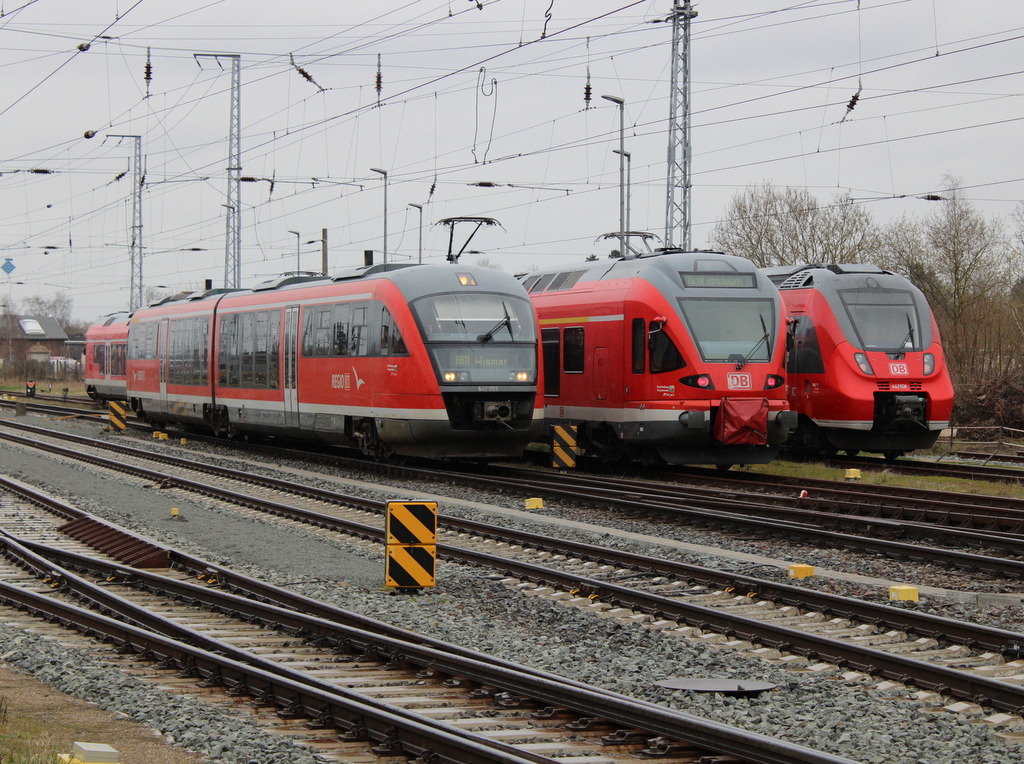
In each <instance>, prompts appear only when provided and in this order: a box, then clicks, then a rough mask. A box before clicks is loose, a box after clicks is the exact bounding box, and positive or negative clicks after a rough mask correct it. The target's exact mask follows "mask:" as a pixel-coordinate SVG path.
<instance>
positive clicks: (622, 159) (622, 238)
mask: <svg viewBox="0 0 1024 764" xmlns="http://www.w3.org/2000/svg"><path fill="white" fill-rule="evenodd" d="M601 98H603V99H604V100H606V101H611V102H612V103H613V104H616V105H617V106H618V107H619V151H618V154H619V256H620V257H625V256H626V102H625V101H624V100H623V99H621V98H619V97H618V96H610V95H605V96H601Z"/></svg>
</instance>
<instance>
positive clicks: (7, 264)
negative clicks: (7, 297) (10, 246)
mask: <svg viewBox="0 0 1024 764" xmlns="http://www.w3.org/2000/svg"><path fill="white" fill-rule="evenodd" d="M0 268H3V269H4V273H6V274H7V275H8V276H10V275H11V273H13V272H14V268H15V265H14V263H12V262H11V258H9V257H8V258H6V259H5V260H4V264H3V265H0Z"/></svg>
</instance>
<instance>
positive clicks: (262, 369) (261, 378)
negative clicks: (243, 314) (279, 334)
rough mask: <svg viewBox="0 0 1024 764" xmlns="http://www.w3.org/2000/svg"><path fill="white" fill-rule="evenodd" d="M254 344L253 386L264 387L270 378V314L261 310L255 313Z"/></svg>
mask: <svg viewBox="0 0 1024 764" xmlns="http://www.w3.org/2000/svg"><path fill="white" fill-rule="evenodd" d="M255 315H256V342H255V346H254V347H253V379H252V382H253V386H255V387H266V386H267V380H268V379H269V378H270V374H269V368H268V367H269V364H270V353H269V352H268V351H269V344H270V314H269V313H268V312H267V311H265V310H261V311H260V312H259V313H256V314H255Z"/></svg>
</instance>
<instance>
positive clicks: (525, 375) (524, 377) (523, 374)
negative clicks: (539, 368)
mask: <svg viewBox="0 0 1024 764" xmlns="http://www.w3.org/2000/svg"><path fill="white" fill-rule="evenodd" d="M508 378H509V379H510V380H512V381H513V382H529V381H530V372H528V371H513V372H512V373H511V374H509V375H508Z"/></svg>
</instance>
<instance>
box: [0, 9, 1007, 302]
mask: <svg viewBox="0 0 1024 764" xmlns="http://www.w3.org/2000/svg"><path fill="white" fill-rule="evenodd" d="M671 7H672V2H671V0H642V1H639V2H630V0H587V2H580V1H579V0H479V3H478V2H477V0H414V1H410V0H405V1H402V0H377V1H376V2H374V3H353V2H324V1H323V0H319V1H309V0H291V1H290V2H287V3H281V2H264V1H263V0H244V1H243V0H178V2H175V3H167V2H159V1H158V0H141V1H139V0H90V2H88V3H84V2H81V1H80V0H34V2H29V1H27V0H0V248H2V250H3V252H2V255H0V259H3V260H6V259H7V258H10V261H11V264H12V265H14V266H15V270H14V271H13V272H12V273H11V275H10V277H6V276H5V275H4V274H2V273H0V277H3V278H4V279H5V281H3V282H0V283H2V284H3V285H4V286H6V287H7V289H8V293H9V294H10V296H11V297H12V298H13V299H14V300H16V301H18V300H22V299H24V298H26V297H29V296H34V295H40V296H44V297H48V296H52V295H53V294H54V293H56V292H58V291H62V290H66V292H67V294H68V295H69V296H70V297H71V298H72V299H73V301H74V308H75V310H74V312H75V316H76V317H77V318H80V319H84V320H92V319H95V318H97V317H99V316H101V315H103V314H106V313H108V312H110V311H114V310H121V309H125V308H127V307H128V302H129V282H130V271H129V244H128V242H129V236H130V228H131V223H132V220H131V194H132V187H133V184H132V175H131V172H130V170H131V154H132V145H133V143H134V141H133V140H132V139H119V138H116V137H109V136H117V135H139V136H141V141H142V151H143V155H144V159H143V163H144V165H145V167H144V169H145V177H144V185H143V193H142V222H143V235H142V238H143V246H144V252H145V258H144V266H143V280H144V284H145V286H146V287H147V288H148V287H158V286H159V287H165V288H167V289H173V290H175V291H178V290H180V289H196V288H201V287H202V285H203V282H204V280H205V279H212V280H213V282H214V284H215V285H216V286H221V285H223V280H224V252H225V223H226V220H225V214H226V213H227V210H226V209H225V207H224V206H223V205H224V203H225V202H226V191H227V171H226V167H227V157H228V143H227V137H228V126H229V107H230V100H229V96H230V93H229V90H230V88H229V86H230V60H229V59H227V58H224V59H216V58H212V57H208V56H201V57H199V58H198V59H197V58H196V56H195V55H194V54H196V53H223V54H237V55H239V56H240V61H241V81H242V88H241V124H242V138H241V146H242V176H243V177H244V178H246V179H247V180H246V181H245V182H244V183H242V187H241V197H242V210H243V211H242V235H241V236H242V267H241V270H242V286H252V285H254V284H255V283H257V282H259V281H262V280H265V279H267V278H270V277H273V276H275V275H276V274H279V273H281V272H284V271H291V270H295V269H296V268H297V267H299V268H301V269H302V270H319V268H320V261H321V258H320V243H319V240H320V238H321V230H322V229H324V228H326V229H327V239H328V247H329V269H330V270H332V271H334V270H338V269H341V268H344V267H346V266H352V265H358V264H361V263H362V258H363V254H362V253H363V251H364V250H366V249H374V250H377V252H378V255H377V257H378V259H379V258H380V254H379V253H380V251H381V250H382V248H383V231H384V223H383V212H384V194H383V187H382V186H383V183H382V177H381V175H379V174H377V173H375V172H373V171H372V170H371V168H379V169H385V170H387V171H388V182H389V185H388V250H389V258H390V259H394V260H401V261H409V260H415V259H417V257H418V242H419V230H420V229H419V221H420V218H419V214H420V213H419V212H418V211H417V210H416V209H415V208H412V207H410V206H409V205H410V204H420V205H422V206H423V229H422V231H423V242H424V251H423V258H424V260H425V261H429V262H442V261H443V260H444V257H445V254H446V251H447V246H448V229H446V228H443V227H441V226H437V225H435V224H436V223H437V221H438V220H441V219H442V218H449V217H455V216H487V217H492V218H495V219H497V220H498V221H499V222H500V223H501V228H497V227H494V228H485V229H482V230H481V231H480V232H479V233H478V234H477V235H476V237H475V238H474V239H473V241H472V242H471V243H470V244H469V246H468V248H467V249H468V250H472V251H474V252H478V253H480V254H467V255H464V256H463V261H464V262H474V261H477V260H479V259H481V258H483V257H486V258H487V259H488V260H489V261H490V262H492V263H497V264H499V265H500V266H501V267H502V268H503V269H504V270H505V271H507V272H509V273H516V272H523V271H526V270H529V269H531V268H533V267H538V266H547V265H551V264H557V263H571V262H574V261H577V260H582V259H583V258H585V257H586V256H588V255H590V254H592V253H595V254H599V255H601V256H602V257H603V256H605V255H607V253H608V252H609V250H610V249H611V248H612V247H614V246H616V243H615V242H614V241H610V240H599V241H597V240H598V238H599V237H600V236H601V235H602V234H605V233H610V232H614V231H617V230H618V228H619V219H618V218H619V185H618V183H619V173H618V156H617V155H615V154H614V153H612V152H613V149H617V148H618V145H619V111H618V108H619V107H618V106H617V105H615V104H614V103H611V102H609V101H607V100H604V99H602V97H601V96H602V95H612V96H616V97H620V98H622V99H624V101H625V106H624V114H625V122H626V130H625V143H626V150H627V151H628V152H629V153H630V154H631V173H630V175H631V183H630V191H631V194H630V196H631V205H630V209H631V226H630V227H631V228H632V229H634V230H649V231H652V232H654V233H657V234H658V235H663V234H664V227H665V199H666V174H667V167H666V155H667V147H668V134H667V120H668V102H669V73H670V65H671V62H670V58H671V48H670V44H671V25H670V24H666V23H664V20H665V19H666V18H667V17H668V15H669V13H670V11H671ZM694 7H695V10H696V11H697V12H698V16H697V18H696V19H694V21H693V26H692V31H693V38H692V60H691V68H692V124H693V129H692V134H691V141H692V146H693V165H692V173H693V176H692V177H693V191H692V201H693V228H692V240H693V244H694V246H697V247H701V246H704V245H706V242H707V236H708V234H709V233H710V231H711V230H712V228H713V227H714V225H715V222H716V221H717V220H718V219H719V218H721V217H722V215H723V214H724V212H725V210H726V208H727V205H728V203H729V200H730V198H731V197H732V196H733V195H735V194H736V193H738V192H741V191H742V190H743V189H744V188H745V187H746V186H748V185H751V184H755V185H757V184H761V183H762V182H764V181H771V182H772V183H774V184H776V185H778V186H794V187H799V188H806V189H808V190H809V191H811V192H812V193H813V194H815V195H816V196H817V197H818V198H819V199H821V200H822V201H823V202H829V201H831V200H832V199H833V198H834V197H835V196H836V195H837V194H840V193H848V194H850V196H852V197H853V198H854V199H855V200H857V201H858V202H859V203H862V204H864V205H865V206H866V209H868V210H869V211H870V212H871V214H872V215H873V216H874V217H875V219H876V220H878V221H879V222H883V221H886V220H888V219H890V218H893V217H898V216H900V215H903V214H909V215H913V216H924V215H927V214H929V213H930V212H931V211H932V209H933V207H934V203H929V202H927V201H922V200H920V199H918V198H917V197H920V196H922V195H925V194H928V193H935V192H937V191H939V190H940V189H941V187H942V185H943V182H944V177H945V176H947V175H948V176H953V177H955V178H957V179H958V180H959V182H960V183H961V184H962V186H963V187H964V189H965V195H966V197H967V198H968V199H969V200H970V201H971V202H972V203H973V204H974V205H975V206H976V207H977V208H978V209H979V210H981V211H982V212H983V213H984V214H986V215H987V216H999V217H1001V218H1003V219H1004V220H1006V219H1008V217H1009V215H1010V213H1012V211H1013V210H1014V208H1015V207H1016V206H1017V204H1018V203H1019V202H1020V201H1021V200H1022V199H1024V167H1021V159H1020V152H1019V149H1018V144H1019V142H1020V140H1019V135H1020V133H1021V121H1022V119H1024V103H1022V97H1024V96H1022V93H1024V64H1022V62H1024V3H1019V2H1007V1H1006V0H1002V1H997V0H974V2H971V3H964V2H962V1H956V0H859V1H858V0H816V1H813V2H800V0H790V2H785V1H784V0H717V1H716V2H700V3H695V4H694ZM147 60H148V61H149V63H150V69H149V71H150V72H151V78H150V79H149V80H147V79H146V72H147ZM378 60H379V68H378ZM221 64H223V68H221ZM378 73H379V76H380V90H379V92H378V90H377V87H376V84H377V79H378ZM588 82H589V83H590V92H591V94H592V96H591V100H590V101H589V103H588V102H587V101H586V100H585V98H584V93H585V87H586V85H587V83H588ZM855 95H857V100H856V103H855V106H854V108H853V109H852V110H849V109H848V105H849V104H850V102H851V99H853V98H854V96H855ZM87 131H89V132H94V133H95V136H94V137H92V138H91V139H86V138H85V137H84V136H85V134H86V133H87ZM480 184H484V185H480ZM472 230H473V229H472V227H471V226H467V225H465V224H461V225H460V226H457V227H456V232H455V236H456V248H458V247H459V246H461V243H462V242H461V240H462V239H464V238H465V236H466V235H468V234H469V233H470V232H471V231H472ZM290 231H298V232H299V236H298V237H297V236H296V235H295V234H294V233H289V232H290ZM297 245H298V252H297V251H296V249H297Z"/></svg>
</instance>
